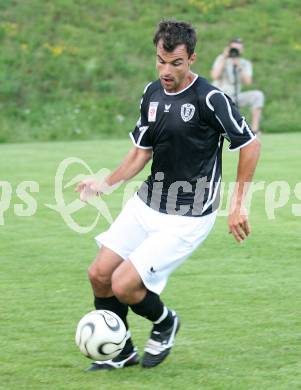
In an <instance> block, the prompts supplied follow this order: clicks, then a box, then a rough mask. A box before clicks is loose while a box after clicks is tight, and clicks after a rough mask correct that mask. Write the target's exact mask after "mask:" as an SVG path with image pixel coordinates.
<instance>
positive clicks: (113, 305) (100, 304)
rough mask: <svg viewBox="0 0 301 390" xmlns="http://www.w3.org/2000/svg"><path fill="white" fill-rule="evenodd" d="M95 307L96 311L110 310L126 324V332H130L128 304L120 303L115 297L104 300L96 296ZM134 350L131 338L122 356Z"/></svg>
mask: <svg viewBox="0 0 301 390" xmlns="http://www.w3.org/2000/svg"><path fill="white" fill-rule="evenodd" d="M94 306H95V309H96V310H110V311H112V312H113V313H116V314H117V315H118V316H119V317H120V318H121V319H122V321H123V322H124V325H125V327H126V330H127V331H128V329H129V325H128V322H127V319H126V317H127V314H128V310H129V307H128V305H127V304H125V303H122V302H120V301H118V299H117V298H116V297H115V296H112V297H107V298H102V297H96V296H94ZM133 348H134V345H133V342H132V339H131V337H129V338H128V339H127V341H126V344H125V346H124V348H123V350H122V352H121V353H122V354H127V353H129V352H131V351H132V350H133Z"/></svg>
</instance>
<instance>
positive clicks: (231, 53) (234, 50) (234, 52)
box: [229, 47, 240, 58]
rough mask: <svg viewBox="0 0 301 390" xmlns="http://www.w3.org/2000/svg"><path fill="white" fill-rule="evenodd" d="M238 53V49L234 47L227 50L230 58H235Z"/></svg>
mask: <svg viewBox="0 0 301 390" xmlns="http://www.w3.org/2000/svg"><path fill="white" fill-rule="evenodd" d="M239 55H240V53H239V50H238V49H237V48H236V47H231V49H230V50H229V57H230V58H237V57H239Z"/></svg>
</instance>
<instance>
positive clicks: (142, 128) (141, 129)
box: [137, 126, 149, 145]
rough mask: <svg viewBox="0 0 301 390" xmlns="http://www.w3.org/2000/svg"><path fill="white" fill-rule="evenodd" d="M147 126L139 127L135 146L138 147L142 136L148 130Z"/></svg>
mask: <svg viewBox="0 0 301 390" xmlns="http://www.w3.org/2000/svg"><path fill="white" fill-rule="evenodd" d="M148 128H149V126H141V127H139V131H140V135H139V137H138V139H137V144H138V145H140V142H141V140H142V137H143V136H144V134H145V133H146V131H147V130H148Z"/></svg>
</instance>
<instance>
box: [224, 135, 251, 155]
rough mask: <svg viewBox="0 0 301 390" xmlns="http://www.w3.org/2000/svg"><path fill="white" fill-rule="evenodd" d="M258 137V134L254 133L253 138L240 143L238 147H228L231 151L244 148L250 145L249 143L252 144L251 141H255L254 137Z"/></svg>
mask: <svg viewBox="0 0 301 390" xmlns="http://www.w3.org/2000/svg"><path fill="white" fill-rule="evenodd" d="M256 138H257V136H256V135H253V138H251V139H249V140H248V141H247V142H245V143H244V144H242V145H239V146H238V147H237V148H234V149H230V148H228V150H229V152H235V151H236V150H239V149H241V148H243V147H244V146H247V145H249V144H250V143H251V142H253V141H254V139H256Z"/></svg>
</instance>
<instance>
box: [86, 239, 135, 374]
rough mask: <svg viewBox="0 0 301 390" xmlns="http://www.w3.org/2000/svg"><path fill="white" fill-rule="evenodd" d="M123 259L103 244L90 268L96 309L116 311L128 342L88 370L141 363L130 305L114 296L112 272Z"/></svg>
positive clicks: (89, 273)
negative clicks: (130, 324) (131, 327)
mask: <svg viewBox="0 0 301 390" xmlns="http://www.w3.org/2000/svg"><path fill="white" fill-rule="evenodd" d="M123 261H124V260H123V258H122V257H120V256H119V255H117V254H116V253H115V252H113V251H112V250H111V249H109V248H107V247H105V246H103V247H101V248H100V250H99V253H98V255H97V257H96V259H95V260H94V262H93V263H92V264H91V266H90V267H89V269H88V275H89V280H90V283H91V286H92V289H93V293H94V305H95V309H96V310H110V311H113V312H114V313H116V314H117V315H118V316H119V317H120V318H121V319H122V321H123V322H124V324H125V326H126V329H127V332H128V337H127V341H126V344H125V346H124V348H123V350H122V352H121V353H120V354H119V355H118V356H117V357H116V358H114V359H112V360H109V361H105V362H95V363H93V364H92V365H91V366H90V367H89V368H88V371H95V370H99V369H112V368H122V367H125V366H131V365H134V364H138V363H139V356H138V354H137V351H136V349H135V347H134V345H133V342H132V339H131V335H130V332H129V327H128V322H127V313H128V305H127V304H125V303H122V302H120V301H119V300H118V299H117V298H116V297H115V296H114V293H113V291H112V285H111V278H112V274H113V272H114V270H115V269H116V268H117V267H118V266H119V265H120V263H122V262H123Z"/></svg>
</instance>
